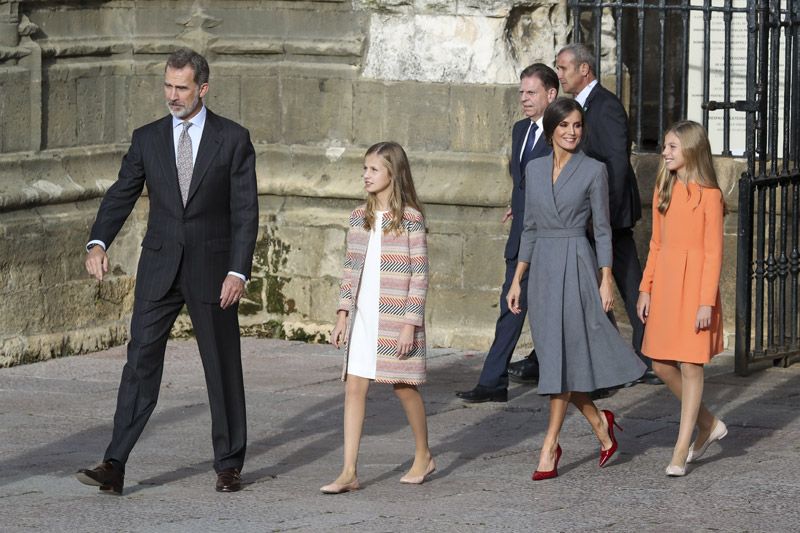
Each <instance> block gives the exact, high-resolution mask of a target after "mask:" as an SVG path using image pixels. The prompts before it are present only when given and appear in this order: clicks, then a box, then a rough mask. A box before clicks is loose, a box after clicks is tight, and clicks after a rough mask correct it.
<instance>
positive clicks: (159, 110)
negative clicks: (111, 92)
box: [127, 67, 169, 139]
mask: <svg viewBox="0 0 800 533" xmlns="http://www.w3.org/2000/svg"><path fill="white" fill-rule="evenodd" d="M162 69H163V67H162ZM128 103H129V104H128V105H129V107H128V121H127V123H128V124H127V125H128V135H127V138H128V139H130V134H131V133H132V132H133V130H135V129H136V128H139V127H141V126H144V125H145V124H148V123H150V122H153V121H154V120H156V119H158V118H160V117H163V116H165V115H166V114H167V113H169V109H167V104H166V99H165V97H164V74H163V73H161V74H158V75H137V76H134V77H132V78H131V79H130V80H129V85H128Z"/></svg>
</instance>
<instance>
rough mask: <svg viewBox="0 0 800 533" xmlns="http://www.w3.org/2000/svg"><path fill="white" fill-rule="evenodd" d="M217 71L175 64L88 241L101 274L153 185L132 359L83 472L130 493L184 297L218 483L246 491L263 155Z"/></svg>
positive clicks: (92, 481)
mask: <svg viewBox="0 0 800 533" xmlns="http://www.w3.org/2000/svg"><path fill="white" fill-rule="evenodd" d="M208 79H209V67H208V62H207V61H206V59H205V58H204V57H203V56H201V55H200V54H198V53H196V52H194V51H192V50H189V49H180V50H177V51H175V52H173V53H172V54H171V55H170V56H169V57H168V59H167V64H166V67H165V72H164V94H165V97H166V103H167V107H168V109H169V111H170V114H169V115H167V116H166V117H164V118H162V119H159V120H157V121H155V122H152V123H150V124H147V125H146V126H143V127H141V128H138V129H137V130H135V131H134V132H133V135H132V138H131V146H130V148H129V150H128V153H127V154H126V155H125V157H124V158H123V160H122V166H121V168H120V171H119V177H118V179H117V181H116V182H115V183H114V184H113V185H112V186H111V187H110V188H109V189H108V192H107V193H106V195H105V197H104V198H103V201H102V203H101V205H100V209H99V211H98V213H97V219H96V220H95V223H94V225H93V227H92V230H91V235H90V241H89V243H88V245H87V251H88V254H87V258H86V270H87V271H88V272H89V275H91V276H93V277H94V278H96V279H97V280H98V281H102V280H103V277H104V275H105V274H106V273H107V272H108V266H109V260H108V256H107V255H106V250H107V249H108V247H110V246H111V243H112V242H113V240H114V238H115V237H116V235H117V233H118V232H119V230H120V228H121V227H122V225H123V224H124V222H125V220H126V219H127V218H128V215H129V214H130V212H131V211H132V209H133V207H134V204H135V203H136V201H137V199H138V198H139V196H140V195H141V193H142V189H143V187H144V186H145V185H147V192H148V201H149V213H148V223H147V230H146V233H145V236H144V239H143V241H142V253H141V257H140V259H139V267H138V271H137V275H136V289H135V299H134V305H133V316H132V318H131V327H130V341H129V342H128V356H127V363H126V364H125V366H124V368H123V370H122V379H121V382H120V386H119V391H118V397H117V409H116V413H115V414H114V429H113V434H112V437H111V443H110V444H109V446H108V448H107V449H106V452H105V456H104V458H103V462H102V463H100V465H98V466H97V467H95V468H93V469H84V470H80V471H79V472H78V473H77V474H76V477H77V478H78V480H79V481H81V482H82V483H85V484H87V485H93V486H99V487H100V490H101V491H103V492H107V493H112V494H117V495H119V494H122V490H123V484H124V475H125V463H126V462H127V460H128V456H129V454H130V452H131V450H132V449H133V446H134V445H135V444H136V441H137V439H138V438H139V435H141V432H142V430H143V429H144V426H145V424H146V423H147V420H148V419H149V418H150V415H151V413H152V412H153V409H154V408H155V406H156V401H157V399H158V393H159V389H160V386H161V374H162V370H163V366H164V352H165V349H166V344H167V339H168V337H169V333H170V330H171V328H172V325H173V324H174V322H175V319H176V318H177V316H178V313H179V312H180V310H181V308H182V307H183V305H184V304H185V305H186V306H187V308H188V311H189V316H190V317H191V320H192V326H193V329H194V333H195V336H196V338H197V345H198V348H199V351H200V357H201V359H202V362H203V369H204V372H205V378H206V385H207V388H208V399H209V405H210V407H211V435H212V442H213V448H214V469H215V471H216V473H217V481H216V490H218V491H221V492H234V491H237V490H239V489H240V488H241V482H240V472H241V468H242V465H243V462H244V455H245V448H246V441H247V425H246V417H245V398H244V385H243V380H242V363H241V348H240V340H239V320H238V316H237V311H238V302H239V299H240V298H241V296H242V293H243V291H244V284H245V281H246V280H247V277H248V276H249V275H250V268H251V265H252V259H253V250H254V248H255V241H256V234H257V232H258V194H257V188H256V175H255V151H254V149H253V145H252V143H251V142H250V135H249V133H248V131H247V130H246V129H244V128H243V127H242V126H240V125H238V124H236V123H234V122H232V121H230V120H228V119H225V118H222V117H220V116H218V115H215V114H214V113H212V112H211V111H210V110H208V109H206V107H205V105H204V103H203V98H204V97H205V95H206V94H207V93H208V88H209V85H208Z"/></svg>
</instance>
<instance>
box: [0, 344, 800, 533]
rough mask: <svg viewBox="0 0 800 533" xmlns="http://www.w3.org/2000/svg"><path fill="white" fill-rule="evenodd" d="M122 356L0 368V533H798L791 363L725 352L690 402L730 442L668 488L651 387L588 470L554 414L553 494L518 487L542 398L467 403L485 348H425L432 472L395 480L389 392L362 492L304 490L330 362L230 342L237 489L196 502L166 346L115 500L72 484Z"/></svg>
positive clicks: (373, 431) (199, 394)
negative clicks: (240, 361)
mask: <svg viewBox="0 0 800 533" xmlns="http://www.w3.org/2000/svg"><path fill="white" fill-rule="evenodd" d="M124 353H125V351H124V348H123V347H118V348H114V349H111V350H107V351H104V352H99V353H94V354H91V355H85V356H79V357H68V358H63V359H57V360H52V361H48V362H44V363H37V364H32V365H27V366H19V367H14V368H7V369H0V428H2V430H1V431H2V437H0V531H3V532H13V531H34V530H35V531H39V532H49V531H69V532H73V531H87V532H92V531H148V532H150V531H169V532H172V531H177V532H184V531H185V532H204V531H209V532H215V531H231V530H234V531H289V530H293V531H666V532H673V531H678V532H680V531H687V532H688V531H798V530H800V510H799V509H798V503H799V502H800V476H799V475H798V474H800V461H798V451H799V450H800V444H798V443H800V420H798V418H800V365H795V366H793V367H790V368H788V369H777V368H771V369H768V370H765V371H762V372H758V373H756V374H755V375H753V376H751V377H748V378H740V377H737V376H735V375H734V374H733V372H732V368H733V361H732V358H731V357H730V356H729V355H723V356H720V357H718V358H716V359H715V361H714V363H713V364H712V365H710V366H709V367H708V371H707V380H706V399H707V402H708V404H709V406H710V407H711V408H712V409H713V410H715V411H716V412H717V413H718V414H719V415H720V416H721V417H722V418H723V419H724V420H725V422H726V423H727V424H728V427H729V428H730V433H729V435H728V437H727V438H726V439H725V440H724V441H722V443H721V445H720V444H714V445H713V446H712V447H711V448H710V449H709V451H708V452H707V456H706V457H704V458H703V460H702V461H701V462H700V463H699V464H698V465H697V466H696V467H694V468H693V469H692V470H691V472H690V473H689V475H688V476H687V477H685V478H674V479H673V478H667V477H665V476H664V473H663V472H664V467H665V466H666V464H667V461H668V460H669V457H670V452H671V446H672V444H673V442H674V439H675V437H676V433H677V423H678V414H679V408H678V403H677V401H676V400H675V399H673V398H672V396H671V395H669V393H668V392H667V391H666V389H665V387H663V386H648V385H639V386H636V387H633V388H630V389H623V390H620V391H618V392H617V393H616V394H615V395H613V396H612V397H610V398H608V399H604V400H601V401H600V402H599V405H601V407H603V408H607V409H611V410H613V411H615V412H616V413H617V415H618V416H619V417H620V422H621V424H622V426H623V427H624V428H625V431H624V432H623V433H621V434H620V448H621V453H620V454H619V455H618V457H616V458H615V460H614V461H613V462H612V463H611V464H610V465H609V466H608V467H607V468H605V469H602V470H601V469H599V468H598V467H597V460H598V451H599V446H598V444H597V442H596V440H595V439H594V437H593V436H592V434H591V432H590V429H589V426H588V424H587V423H586V422H585V421H584V420H583V418H582V417H581V416H580V415H579V414H578V413H577V412H576V411H575V410H574V409H571V410H570V411H569V414H568V417H567V420H566V422H565V425H564V432H563V435H562V441H561V442H562V446H563V448H564V456H563V458H562V462H561V468H560V470H559V472H560V474H561V476H560V477H559V478H557V479H555V480H550V481H544V482H538V483H533V482H532V481H531V480H530V474H531V470H532V469H533V467H534V466H535V457H536V453H537V450H538V446H539V445H540V443H541V439H542V436H543V433H544V430H545V427H546V422H547V419H546V414H547V403H546V399H545V398H542V397H539V396H537V395H536V393H535V390H534V389H533V388H530V387H526V386H520V385H514V386H513V387H512V389H511V391H510V401H509V402H508V403H507V404H482V405H478V406H470V407H467V406H465V405H464V404H462V403H461V401H460V400H458V399H457V398H455V396H454V395H453V391H454V390H456V389H466V388H470V387H472V385H473V384H474V382H475V381H476V379H477V375H478V372H479V368H480V365H481V362H482V355H483V354H476V353H474V352H465V351H456V350H449V349H435V350H431V354H430V357H429V385H427V386H425V387H424V389H423V394H424V397H425V400H426V404H427V410H428V413H429V425H430V434H431V446H432V448H433V451H434V453H435V456H436V461H437V465H438V467H439V469H438V471H437V472H436V473H435V474H434V476H433V477H432V479H430V480H429V481H428V482H426V483H425V484H424V485H421V486H408V485H401V484H400V483H398V479H399V478H400V476H401V475H402V473H403V472H404V471H405V470H406V469H407V468H408V467H409V465H410V459H411V457H412V454H413V441H412V437H411V432H410V430H409V428H408V426H407V424H406V422H405V419H404V416H403V413H402V410H401V408H400V406H399V402H398V401H397V400H396V399H395V398H394V395H393V393H392V391H391V387H389V386H386V385H376V386H373V388H372V389H371V391H370V397H369V402H368V407H367V420H366V425H365V432H364V438H363V441H362V446H361V456H360V457H361V460H360V463H359V477H360V480H361V482H362V485H363V488H362V490H360V491H357V492H354V493H349V494H345V495H340V496H325V495H322V494H320V493H319V491H318V488H319V487H320V486H321V485H323V484H325V483H327V482H329V481H331V480H333V479H334V478H335V477H336V475H337V474H338V471H339V468H340V466H341V451H342V434H341V425H342V402H343V394H342V393H343V387H342V384H341V382H340V381H339V372H340V365H341V356H340V354H339V353H338V352H336V350H334V349H333V348H331V347H330V346H322V345H310V344H303V343H299V342H286V341H276V340H264V339H253V338H247V339H244V340H243V353H244V366H245V372H246V376H245V379H246V387H247V401H248V410H249V411H248V415H249V424H250V425H249V434H250V444H249V449H248V458H247V462H246V465H245V471H244V481H245V483H246V486H245V488H244V490H242V491H241V492H239V493H236V494H219V493H217V492H215V491H214V488H213V484H214V480H215V477H214V475H213V472H212V466H211V461H210V458H211V442H210V435H209V424H210V417H209V413H208V407H207V401H206V393H205V389H204V383H203V378H202V367H201V365H200V361H199V356H198V355H197V353H196V347H195V344H194V342H193V341H172V342H170V345H169V348H168V357H167V364H166V367H165V371H164V381H163V385H162V389H161V398H160V402H159V405H158V407H157V409H156V412H155V413H154V415H153V417H152V418H151V420H150V423H149V425H148V427H147V429H146V430H145V433H144V434H143V436H142V439H141V440H140V441H139V444H138V446H137V447H136V449H135V450H134V453H133V455H132V457H131V460H130V462H129V463H128V469H127V476H128V478H127V480H126V483H127V484H126V487H125V494H124V496H122V497H114V496H107V495H101V494H98V492H97V489H94V488H91V487H87V486H84V485H81V484H80V483H78V482H77V481H76V480H75V479H74V478H73V476H72V474H73V472H74V471H75V470H77V469H78V468H81V467H86V466H92V465H94V464H95V463H96V462H97V461H98V460H99V459H100V458H101V455H102V453H103V450H104V449H105V446H106V444H107V441H108V439H109V437H110V433H111V418H112V414H113V408H114V403H115V398H116V388H117V381H118V378H119V373H120V370H121V366H122V364H123V361H124Z"/></svg>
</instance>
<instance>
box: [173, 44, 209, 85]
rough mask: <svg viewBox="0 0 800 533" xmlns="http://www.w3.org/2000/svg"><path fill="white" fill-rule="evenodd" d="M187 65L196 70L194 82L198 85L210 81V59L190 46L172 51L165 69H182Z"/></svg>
mask: <svg viewBox="0 0 800 533" xmlns="http://www.w3.org/2000/svg"><path fill="white" fill-rule="evenodd" d="M187 65H188V66H189V67H191V69H192V70H193V71H194V82H195V83H196V84H197V85H203V84H204V83H208V76H209V74H210V73H211V71H210V70H209V68H208V61H206V58H205V57H203V56H201V55H200V54H198V53H197V52H195V51H194V50H192V49H190V48H178V49H177V50H175V51H174V52H172V53H171V54H170V55H169V57H168V58H167V66H166V67H164V70H166V69H167V67H170V68H175V69H182V68H183V67H185V66H187Z"/></svg>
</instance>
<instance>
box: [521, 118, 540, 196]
mask: <svg viewBox="0 0 800 533" xmlns="http://www.w3.org/2000/svg"><path fill="white" fill-rule="evenodd" d="M538 129H539V125H538V124H537V123H535V122H531V127H530V129H529V130H528V138H527V139H525V148H523V149H522V159H520V161H519V175H520V177H521V178H522V180H521V181H520V187H521V188H523V189H524V188H525V167H527V166H528V163H529V162H530V161H531V159H533V145H534V141H535V140H536V130H538Z"/></svg>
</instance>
